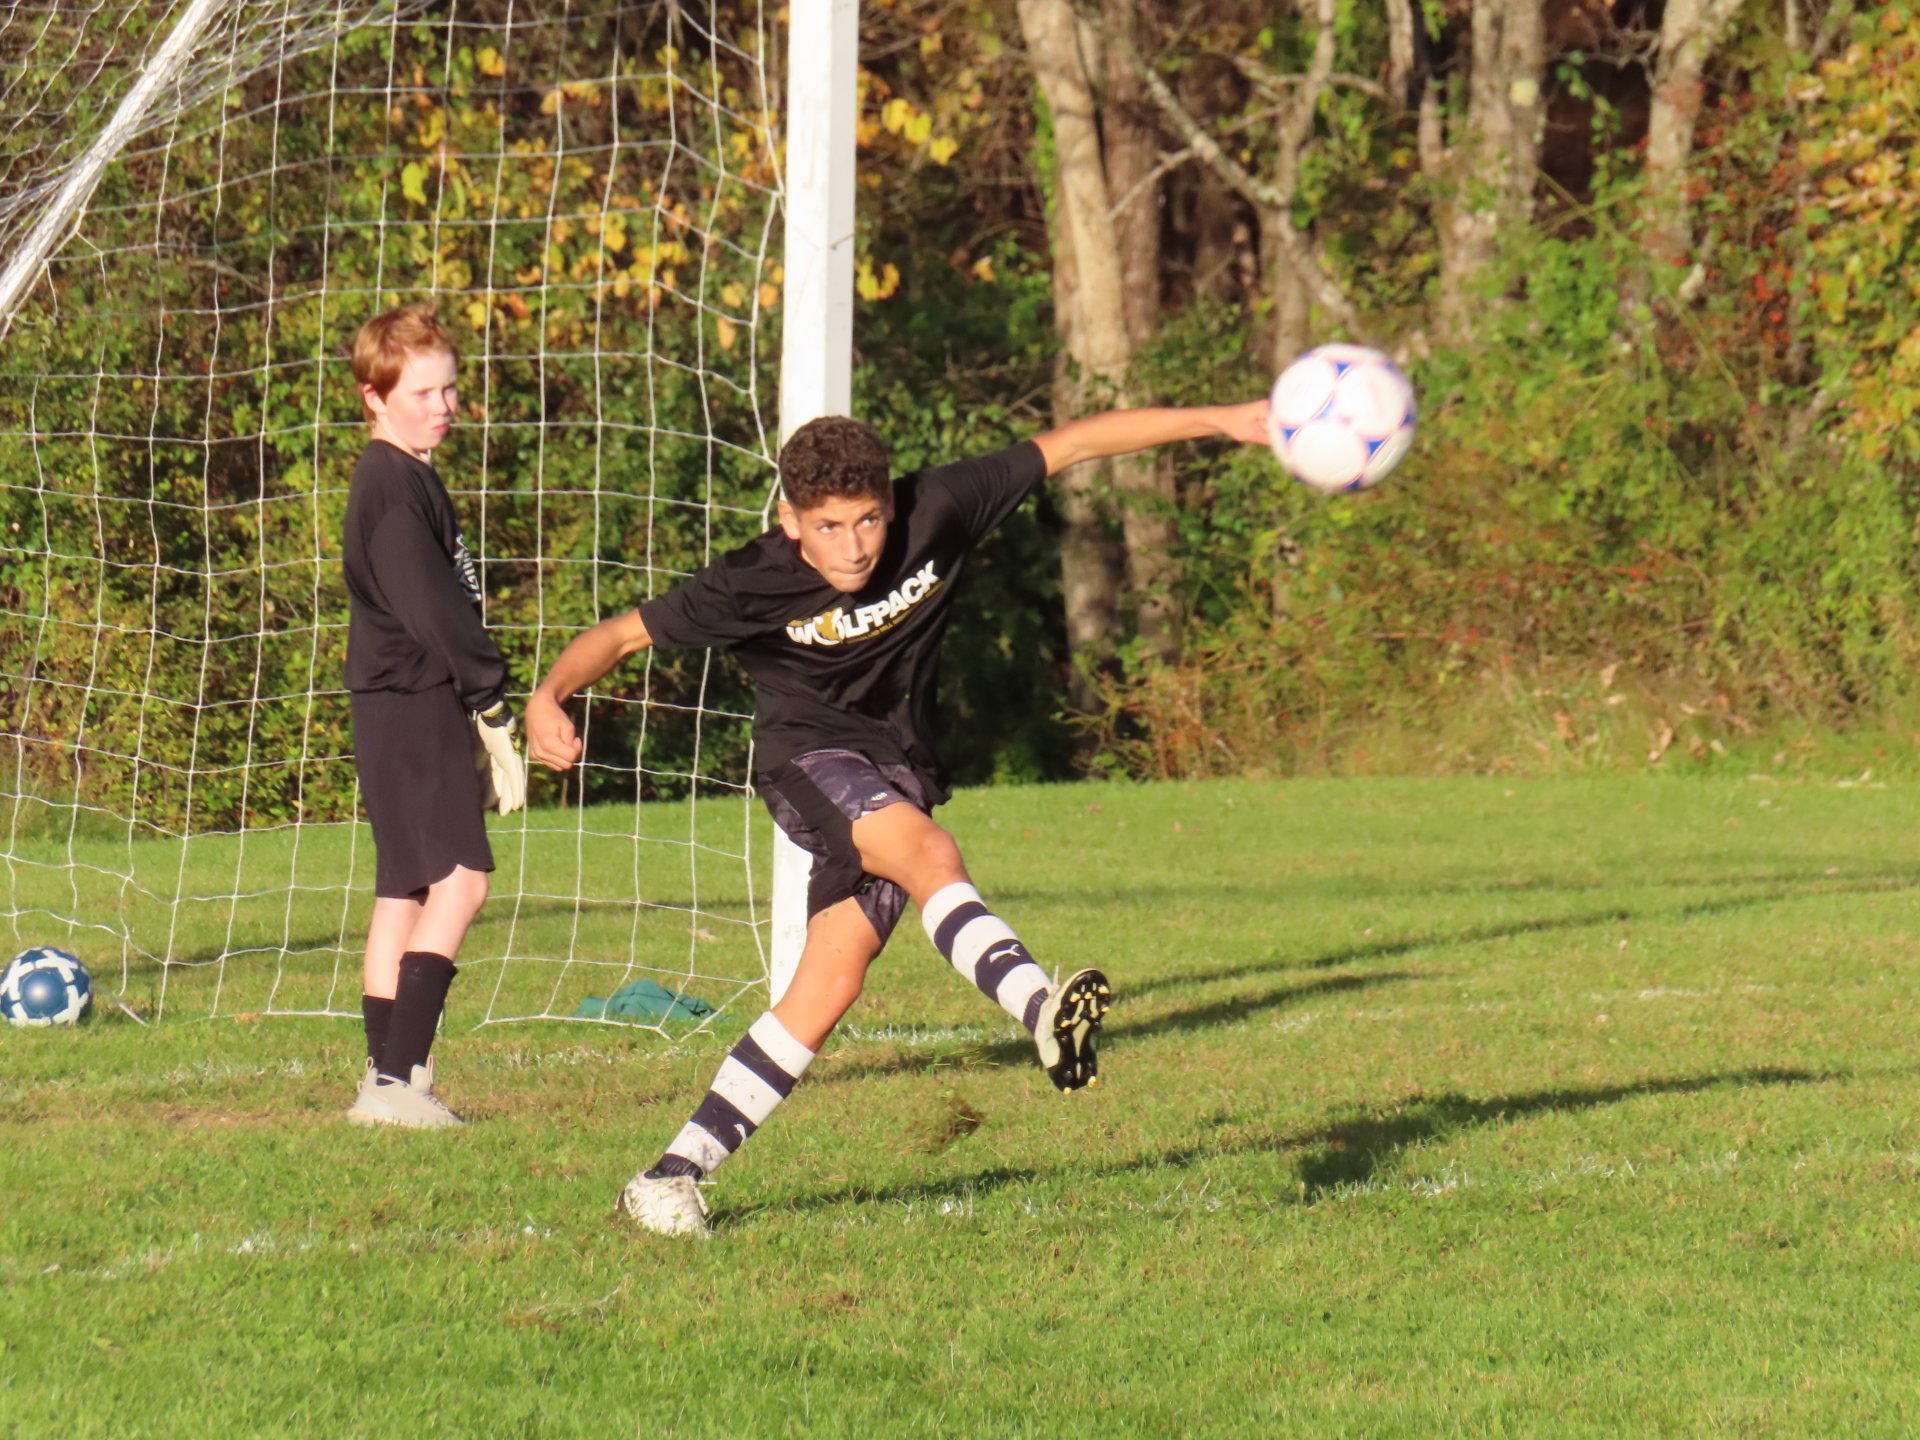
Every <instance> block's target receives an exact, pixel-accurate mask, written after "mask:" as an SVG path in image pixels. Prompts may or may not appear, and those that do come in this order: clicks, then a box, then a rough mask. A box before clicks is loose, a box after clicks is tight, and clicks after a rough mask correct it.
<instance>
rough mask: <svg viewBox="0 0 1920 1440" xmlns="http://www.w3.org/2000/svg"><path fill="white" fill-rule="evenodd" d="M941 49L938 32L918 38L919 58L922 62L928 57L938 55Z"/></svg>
mask: <svg viewBox="0 0 1920 1440" xmlns="http://www.w3.org/2000/svg"><path fill="white" fill-rule="evenodd" d="M941 48H942V44H941V40H940V32H939V31H938V30H936V31H934V32H933V34H931V35H922V36H921V37H920V58H921V59H922V60H924V59H926V58H927V57H928V56H929V55H938V54H939V53H940V51H941Z"/></svg>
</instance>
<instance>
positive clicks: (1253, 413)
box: [1034, 400, 1267, 476]
mask: <svg viewBox="0 0 1920 1440" xmlns="http://www.w3.org/2000/svg"><path fill="white" fill-rule="evenodd" d="M1210 437H1219V438H1223V439H1227V440H1239V441H1242V442H1244V443H1246V444H1248V445H1264V444H1266V442H1267V402H1266V401H1264V400H1250V401H1248V402H1247V403H1246V404H1244V405H1194V406H1191V407H1188V408H1186V409H1161V410H1109V411H1107V412H1106V413H1105V414H1103V415H1089V416H1087V417H1086V418H1085V419H1084V420H1070V421H1068V422H1067V423H1066V424H1065V425H1062V426H1061V427H1060V428H1059V429H1057V430H1049V431H1048V432H1047V433H1046V434H1044V435H1040V436H1036V437H1035V439H1034V444H1036V445H1038V446H1039V447H1040V453H1041V454H1042V455H1044V456H1046V459H1047V474H1048V475H1049V476H1053V475H1058V474H1059V473H1060V472H1061V471H1062V470H1064V469H1066V468H1067V467H1068V466H1069V465H1078V464H1079V463H1080V462H1081V461H1082V460H1104V459H1106V458H1107V457H1108V456H1110V455H1131V454H1132V453H1133V452H1134V451H1136V450H1150V449H1152V448H1153V447H1154V446H1156V445H1166V444H1170V443H1171V442H1173V441H1175V440H1204V439H1208V438H1210Z"/></svg>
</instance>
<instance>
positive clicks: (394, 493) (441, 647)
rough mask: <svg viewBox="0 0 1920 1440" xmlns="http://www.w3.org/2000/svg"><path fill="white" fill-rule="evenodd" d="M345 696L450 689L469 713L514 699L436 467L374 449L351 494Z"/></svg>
mask: <svg viewBox="0 0 1920 1440" xmlns="http://www.w3.org/2000/svg"><path fill="white" fill-rule="evenodd" d="M342 560H343V564H344V568H345V570H346V576H347V598H348V601H349V604H348V607H347V688H348V689H349V690H398V691H401V692H403V693H406V694H413V693H415V692H417V691H421V690H427V689H430V688H432V687H433V686H435V685H440V684H444V683H445V682H447V681H449V680H451V681H452V682H453V688H454V690H455V691H456V692H458V694H459V696H460V701H461V703H462V704H464V705H465V706H466V707H467V708H468V709H469V710H484V709H485V708H486V707H487V706H489V705H491V704H493V702H494V701H496V700H499V699H501V698H502V697H503V696H504V695H505V693H506V682H507V667H506V663H505V662H504V661H503V660H502V659H501V658H500V651H499V649H498V648H497V647H496V646H495V645H494V643H493V641H492V640H491V639H489V638H488V636H487V630H486V626H485V625H484V624H483V623H482V621H481V618H480V579H479V576H478V575H477V574H476V573H475V571H474V567H473V560H472V558H471V557H470V556H469V555H468V554H467V547H466V544H465V543H464V542H463V541H462V540H461V538H460V526H459V522H458V520H457V519H456V518H455V516H454V513H453V501H452V500H450V499H448V498H447V487H446V486H444V485H443V484H441V483H440V477H439V476H438V475H437V474H435V473H434V469H433V467H432V466H431V465H429V464H427V463H426V462H425V461H424V460H421V459H419V458H418V457H417V456H413V455H409V454H408V453H407V452H406V451H404V450H402V449H400V448H399V447H398V446H395V445H389V444H388V443H387V442H386V441H384V440H375V441H373V442H372V443H371V444H369V445H368V446H367V448H366V449H365V450H363V451H361V452H360V460H359V463H358V464H356V465H355V466H354V467H353V487H352V489H351V490H350V491H349V492H348V494H347V526H346V535H345V543H344V545H343V547H342Z"/></svg>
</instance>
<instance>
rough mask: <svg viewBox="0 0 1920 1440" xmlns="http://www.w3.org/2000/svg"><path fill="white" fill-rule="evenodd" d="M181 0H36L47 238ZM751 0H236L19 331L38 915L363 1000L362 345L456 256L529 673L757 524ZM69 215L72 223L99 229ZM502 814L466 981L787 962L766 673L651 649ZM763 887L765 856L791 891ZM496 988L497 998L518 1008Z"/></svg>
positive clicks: (774, 286) (465, 518) (474, 497)
mask: <svg viewBox="0 0 1920 1440" xmlns="http://www.w3.org/2000/svg"><path fill="white" fill-rule="evenodd" d="M186 9H187V5H186V4H185V3H182V4H178V5H128V4H118V5H110V4H104V3H103V4H98V5H94V6H91V7H84V8H82V7H67V6H55V5H47V6H42V7H38V8H33V7H27V6H16V7H14V8H13V9H12V11H11V12H10V13H9V14H8V15H7V17H6V19H5V21H4V22H0V63H4V64H5V66H6V70H5V74H4V79H3V80H0V85H3V86H4V92H3V93H4V94H5V95H7V96H9V97H32V98H31V99H30V100H26V101H22V100H11V99H10V100H9V101H8V102H7V106H6V108H5V109H4V112H3V113H4V114H5V116H6V120H5V122H4V123H5V124H6V126H7V127H8V128H7V129H6V131H5V140H4V143H3V144H0V237H4V238H5V239H6V240H7V241H8V242H9V243H15V242H17V241H18V239H19V237H20V235H21V234H23V233H24V232H25V231H26V230H27V228H28V227H30V226H32V225H34V224H35V223H36V222H37V220H38V219H39V217H40V215H41V214H43V213H44V210H45V206H46V204H47V202H48V199H49V197H51V196H53V195H54V194H55V193H56V192H57V190H58V188H59V186H60V184H61V180H62V176H63V174H65V173H67V171H68V170H69V169H70V168H71V167H72V166H73V165H74V164H75V163H76V162H77V157H78V156H80V155H81V154H82V153H84V150H85V147H86V146H87V145H88V144H89V143H90V141H91V138H92V135H93V134H95V133H97V132H98V130H99V128H100V126H101V125H103V124H104V123H105V119H106V116H107V115H108V112H110V111H111V110H112V109H113V108H114V107H115V106H116V105H117V104H118V103H119V97H121V96H122V95H124V94H125V93H127V91H128V88H129V84H130V83H131V79H132V76H133V74H134V73H135V72H137V70H138V68H139V66H140V65H141V63H142V57H144V56H148V55H150V54H152V53H153V51H154V48H155V47H156V46H157V45H159V44H160V43H162V41H163V39H164V37H165V35H166V34H167V32H168V28H169V25H170V24H172V23H174V22H175V21H176V20H177V17H178V15H179V14H180V13H182V12H184V11H185V10H186ZM770 28H771V27H770V25H769V24H768V23H767V22H766V21H765V20H764V19H763V17H762V16H761V14H760V11H759V8H758V6H757V5H755V4H752V3H741V4H735V5H727V4H719V5H694V4H676V3H631V4H604V3H602V4H568V3H564V0H537V3H529V0H442V3H436V4H406V5H398V6H396V5H394V4H392V3H388V4H384V5H367V4H353V3H347V0H339V3H332V4H325V5H321V4H316V3H315V0H226V3H223V4H221V5H219V6H218V7H217V10H216V12H215V14H214V15H213V17H212V19H211V20H210V21H209V23H208V25H207V29H206V32H205V36H204V38H203V39H202V40H201V41H200V43H199V44H198V45H197V46H196V47H195V49H194V51H193V56H192V62H191V64H190V65H189V66H188V67H187V68H186V69H185V70H184V71H183V72H182V73H181V75H180V76H179V77H178V79H177V80H175V81H173V82H172V83H171V84H170V85H169V86H168V87H167V90H166V93H165V94H164V95H163V96H161V97H159V98H158V100H157V102H156V104H155V106H154V107H153V108H152V110H151V111H150V112H149V114H148V115H147V116H146V117H145V119H144V120H143V122H142V125H141V127H140V130H139V133H138V135H137V138H135V139H134V140H133V141H132V143H130V144H128V145H126V146H125V147H124V148H123V149H121V150H120V151H119V153H118V154H117V156H116V157H115V158H114V160H113V161H112V163H111V164H110V165H109V166H108V167H107V168H106V169H105V171H104V172H103V174H102V176H101V179H100V182H99V185H98V188H97V189H96V190H94V192H93V193H92V196H91V200H90V203H89V204H88V205H87V207H86V209H85V212H84V214H83V215H82V216H81V217H80V218H79V220H78V223H77V225H76V226H75V227H74V228H72V230H71V232H70V233H68V238H66V239H65V240H64V242H63V243H61V244H60V245H59V246H58V247H56V249H55V250H54V251H53V253H52V254H51V255H50V256H49V258H48V259H47V261H46V262H45V264H44V267H42V268H40V269H38V270H36V271H35V273H34V277H33V278H34V283H33V284H32V285H31V286H30V287H29V288H28V289H27V290H26V292H25V293H24V295H23V298H22V300H21V301H20V303H19V305H18V306H17V307H16V309H15V312H14V313H13V315H12V316H11V320H10V324H11V329H10V330H9V331H8V333H7V335H6V338H5V340H4V342H0V862H4V864H3V868H4V880H3V881H0V914H4V915H5V916H7V917H8V918H9V920H10V922H11V925H12V928H13V930H14V933H15V935H16V936H17V937H18V938H19V940H20V941H21V942H22V943H30V942H48V941H57V942H59V943H68V942H69V941H71V942H72V946H73V948H76V949H78V950H79V951H80V953H81V954H82V956H83V958H85V959H86V960H87V961H88V962H89V964H90V966H91V967H92V969H93V971H94V974H95V976H96V979H97V980H98V981H100V982H101V983H102V984H103V985H104V986H105V987H106V988H109V989H114V990H118V991H119V992H121V994H122V995H123V996H124V997H125V998H126V999H127V1001H128V1002H129V1003H131V1004H132V1005H133V1006H134V1008H136V1009H137V1010H140V1011H142V1012H143V1013H151V1014H158V1015H169V1016H200V1015H211V1014H221V1013H232V1012H311V1011H329V1012H342V1013H357V1007H358V999H357V997H358V993H359V953H360V947H361V942H362V939H363V937H364V927H365V923H366V918H367V913H368V908H369V906H370V903H371V884H372V862H373V855H372V846H371V842H370V839H369V837H368V836H367V834H366V833H365V831H364V829H363V828H362V827H361V826H359V825H357V824H356V823H353V817H354V815H355V814H356V807H357V796H356V794H355V782H354V770H353V764H352V760H351V740H350V733H349V727H348V709H347V703H346V696H345V694H344V692H343V691H342V689H341V677H342V661H343V655H344V646H345V633H346V632H345V620H346V598H345V592H344V589H343V586H342V583H341V578H340V567H339V559H338V557H339V550H340V528H341V520H342V516H343V513H344V509H345V503H346V483H347V480H348V477H349V475H350V473H351V470H352V466H353V461H354V458H355V456H356V455H357V454H358V452H359V449H360V447H361V445H362V444H363V443H364V438H365V430H364V427H363V425H362V424H361V423H360V420H359V405H358V400H357V397H356V396H355V394H354V392H353V387H352V377H351V373H350V370H349V368H348V366H347V363H346V360H345V354H346V349H347V346H348V345H349V343H350V342H351V339H352V336H353V333H354V331H355V330H356V329H357V328H358V326H359V325H360V324H361V323H362V322H363V321H364V320H366V319H367V318H369V317H370V316H371V315H373V314H375V313H376V312H378V311H379V310H381V309H383V308H386V307H387V306H389V305H391V304H394V303H400V302H406V301H411V300H414V299H419V298H434V299H436V300H437V301H438V302H439V304H440V308H441V312H442V316H443V318H444V319H446V320H447V321H449V322H450V323H451V324H452V325H453V326H454V328H455V330H456V333H457V334H459V336H460V338H461V340H462V344H463V356H462V398H463V401H464V402H465V403H466V405H467V407H468V413H467V414H466V416H465V419H464V423H463V425H462V426H460V427H458V428H456V430H455V431H454V433H453V434H452V435H451V436H450V437H449V439H448V441H447V442H446V443H445V445H444V446H443V447H442V449H441V450H440V452H439V453H438V455H437V456H436V465H437V467H438V468H439V470H440V473H441V475H442V476H443V478H444V479H445V480H446V481H447V484H448V488H449V489H450V490H451V491H452V493H453V496H454V501H455V506H456V508H457V509H458V510H459V511H460V514H461V519H462V524H463V529H464V531H465V537H466V540H467V543H468V546H469V548H470V549H471V550H472V551H473V552H474V553H475V554H476V555H477V556H478V557H479V558H480V560H481V562H482V566H483V583H484V586H485V589H486V594H487V605H488V616H487V618H488V624H489V626H490V627H491V628H492V629H493V631H494V633H495V635H496V637H497V639H498V641H499V643H500V645H501V648H502V650H503V652H504V653H505V654H506V656H507V660H508V667H509V672H510V674H511V676H512V683H513V686H514V688H515V690H516V691H517V692H522V693H523V692H524V691H525V690H526V689H527V688H529V687H530V685H531V684H532V682H533V681H534V680H535V679H537V678H538V676H539V675H540V674H541V673H543V672H544V669H545V667H546V666H547V665H548V664H549V663H551V661H552V659H553V657H554V655H555V654H556V653H557V650H558V648H559V647H560V645H562V644H564V643H565V641H566V640H567V639H568V638H569V637H570V636H571V635H572V634H574V633H576V632H577V631H578V630H579V629H581V628H583V627H584V626H585V625H587V624H589V623H591V622H592V621H593V620H594V619H595V618H597V617H599V616H601V615H605V614H610V613H614V612H616V611H618V610H621V609H625V608H629V607H630V606H631V605H632V604H634V603H635V602H636V601H638V600H640V599H642V598H645V597H646V596H648V595H652V594H655V593H658V592H659V591H660V590H661V589H663V588H664V587H665V586H667V585H669V584H671V583H672V582H673V581H674V580H675V579H676V578H677V577H679V576H680V575H683V574H685V573H687V572H689V571H691V570H692V569H694V568H695V567H697V566H698V565H699V564H700V563H702V562H703V561H704V560H705V559H706V558H707V557H708V556H709V555H710V554H711V553H712V552H713V550H714V548H715V547H716V546H724V545H726V544H730V543H734V542H735V541H737V540H739V539H742V538H745V537H746V536H748V535H750V534H752V533H753V532H754V531H756V530H757V529H758V528H759V526H760V524H761V516H762V505H763V502H764V497H765V495H766V492H767V489H768V486H769V484H770V481H771V478H772V470H771V466H770V464H769V462H768V458H767V457H768V453H769V446H770V439H771V437H770V435H769V431H768V426H767V424H766V423H765V421H766V418H767V411H768V408H769V405H770V403H771V391H770V389H769V388H768V386H767V384H766V376H765V373H764V369H763V363H762V362H763V357H766V356H770V355H771V354H772V351H771V349H769V332H768V325H767V321H768V320H769V318H770V316H771V315H772V313H774V312H773V309H772V307H773V306H774V304H775V302H776V301H777V299H778V295H779V288H778V287H779V285H780V281H781V278H782V277H781V275H780V272H779V268H778V264H777V260H776V258H775V257H774V255H773V254H772V248H771V247H772V240H773V229H772V227H773V223H774V220H775V214H776V209H777V205H778V194H777V190H778V174H779V172H778V166H777V158H776V154H775V148H774V147H775V141H776V137H775V135H774V133H773V123H772V117H773V116H774V113H775V111H774V100H773V97H772V95H771V93H770V87H769V73H770V63H769V56H768V39H769V30H770ZM63 233H67V232H63ZM607 687H608V688H606V689H605V690H603V691H601V692H599V693H597V694H596V695H595V696H594V697H593V698H591V699H590V700H589V702H588V703H587V706H586V710H585V725H584V729H585V734H586V738H587V746H588V759H589V762H590V763H589V764H588V765H587V766H586V767H584V768H583V769H582V770H580V771H578V772H576V774H575V776H573V777H569V779H568V781H567V783H565V784H564V785H563V784H559V783H557V782H555V783H549V784H546V785H536V789H535V797H534V798H535V803H534V806H533V807H532V808H531V809H530V810H529V811H528V812H525V813H524V814H522V815H516V816H514V817H512V818H511V819H509V820H507V821H505V822H496V824H495V828H494V832H493V839H494V851H495V859H496V862H497V864H498V866H499V868H498V870H497V872H496V874H495V876H494V885H493V893H492V897H491V898H490V900H489V901H488V906H487V910H486V912H485V913H484V914H483V916H482V920H481V924H480V927H479V928H478V929H477V930H476V931H475V933H474V935H473V936H471V937H470V939H469V943H468V949H467V951H466V952H465V955H464V957H463V961H462V963H463V967H464V968H469V969H470V970H472V971H475V972H477V978H478V979H479V982H480V983H473V977H470V979H469V981H467V982H463V984H462V986H461V987H460V990H459V991H457V992H456V999H457V1000H459V999H460V997H462V996H464V997H465V1000H464V1005H463V1006H462V1007H461V1008H460V1009H459V1010H457V1011H456V1014H455V1021H456V1023H458V1022H459V1020H460V1019H462V1018H466V1019H471V1020H483V1019H484V1020H501V1019H509V1018H517V1017H524V1016H532V1015H554V1014H571V1013H573V1012H574V1011H575V1010H576V1008H578V1006H579V1005H580V1003H581V1001H582V1000H583V999H584V998H585V997H586V996H587V995H589V994H592V995H606V994H608V993H609V992H611V991H612V990H613V989H614V988H615V987H617V986H619V985H620V984H622V983H623V982H624V981H625V980H627V979H629V978H633V977H635V976H643V975H644V976H648V977H651V978H653V979H655V980H656V981H657V982H658V983H659V984H660V985H662V986H663V987H665V988H666V989H667V990H670V991H680V990H685V991H687V992H689V993H691V994H693V995H697V996H700V997H702V998H704V999H706V1000H708V1001H710V1002H711V1003H713V1004H715V1005H717V1006H721V1007H724V1006H725V1005H726V1004H727V1003H728V1002H729V1001H731V1000H732V999H733V998H734V997H735V996H737V995H738V994H739V993H740V991H741V990H743V989H744V988H746V987H747V986H749V985H753V984H756V983H758V982H760V981H761V980H762V978H763V976H764V958H763V955H762V933H763V931H762V927H761V925H760V923H759V921H758V916H759V915H760V912H761V907H760V905H758V904H757V903H756V896H755V893H754V889H755V884H756V880H755V874H756V868H757V857H756V855H755V850H756V848H757V847H756V846H755V845H754V844H752V843H750V837H751V836H753V835H754V833H755V831H754V826H755V821H754V818H753V812H752V811H751V810H750V809H749V807H748V804H747V798H746V780H747V770H748V749H747V727H746V713H745V712H746V711H747V709H748V708H749V706H748V704H747V700H746V697H745V695H744V693H743V692H742V690H741V689H740V683H739V681H738V679H737V677H736V676H734V675H733V674H732V673H731V671H727V670H724V669H723V668H722V667H719V666H717V665H716V664H715V663H714V662H712V661H710V660H709V658H708V657H706V656H705V655H701V654H693V655H691V656H672V655H667V656H655V657H649V658H648V659H647V661H646V663H641V662H639V661H636V662H633V663H632V664H630V665H629V666H628V667H626V668H625V669H623V670H622V671H619V672H616V674H615V675H614V676H611V677H609V679H608V681H607ZM760 898H761V899H762V900H763V899H764V897H760ZM481 997H484V1009H482V1008H481Z"/></svg>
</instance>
